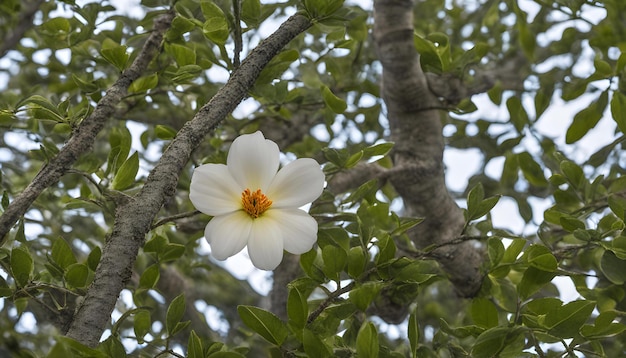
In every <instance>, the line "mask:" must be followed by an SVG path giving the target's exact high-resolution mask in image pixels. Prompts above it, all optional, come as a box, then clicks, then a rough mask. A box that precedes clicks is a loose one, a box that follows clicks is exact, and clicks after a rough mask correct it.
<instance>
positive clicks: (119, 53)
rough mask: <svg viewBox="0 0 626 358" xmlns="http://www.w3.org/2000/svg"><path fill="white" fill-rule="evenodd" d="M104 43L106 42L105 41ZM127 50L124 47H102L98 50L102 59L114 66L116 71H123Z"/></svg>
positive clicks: (126, 59)
mask: <svg viewBox="0 0 626 358" xmlns="http://www.w3.org/2000/svg"><path fill="white" fill-rule="evenodd" d="M105 42H106V41H105ZM126 50H127V48H126V46H124V45H114V46H111V47H106V48H105V47H103V48H102V49H101V50H100V54H101V55H102V57H103V58H104V59H105V60H106V61H107V62H109V63H110V64H112V65H113V66H115V67H116V68H117V69H118V70H120V71H123V70H124V69H125V68H126V64H127V63H128V57H129V56H128V53H127V52H126Z"/></svg>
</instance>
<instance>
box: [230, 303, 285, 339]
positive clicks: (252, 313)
mask: <svg viewBox="0 0 626 358" xmlns="http://www.w3.org/2000/svg"><path fill="white" fill-rule="evenodd" d="M237 312H239V317H241V320H242V321H243V323H244V324H245V325H246V326H248V328H250V329H252V330H253V331H255V332H256V333H258V334H259V335H260V336H261V337H263V338H265V339H266V340H267V341H268V342H270V343H272V344H275V345H277V346H280V345H281V344H283V342H284V341H285V338H287V335H288V334H289V331H288V330H287V327H286V326H285V324H284V323H283V322H282V321H281V320H280V319H279V318H278V317H276V315H274V314H273V313H271V312H268V311H266V310H264V309H261V308H258V307H254V306H244V305H240V306H237Z"/></svg>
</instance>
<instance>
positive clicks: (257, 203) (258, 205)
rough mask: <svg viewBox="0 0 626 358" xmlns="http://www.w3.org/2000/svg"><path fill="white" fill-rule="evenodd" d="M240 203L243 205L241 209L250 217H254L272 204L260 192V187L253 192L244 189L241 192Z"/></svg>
mask: <svg viewBox="0 0 626 358" xmlns="http://www.w3.org/2000/svg"><path fill="white" fill-rule="evenodd" d="M241 204H242V205H243V210H245V211H246V213H248V215H250V217H251V218H253V219H256V218H258V217H259V216H261V214H263V213H264V212H265V210H267V209H269V208H270V206H272V201H271V200H270V199H268V198H267V196H265V194H263V193H262V192H261V189H257V191H255V192H251V191H250V189H246V190H244V191H243V193H241Z"/></svg>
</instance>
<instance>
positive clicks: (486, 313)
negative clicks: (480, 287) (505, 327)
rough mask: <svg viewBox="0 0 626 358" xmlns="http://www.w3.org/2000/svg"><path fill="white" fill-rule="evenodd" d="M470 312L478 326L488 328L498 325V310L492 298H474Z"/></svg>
mask: <svg viewBox="0 0 626 358" xmlns="http://www.w3.org/2000/svg"><path fill="white" fill-rule="evenodd" d="M470 312H471V314H472V320H473V321H474V323H476V325H477V326H479V327H482V328H487V329H489V328H493V327H496V326H498V310H497V309H496V306H495V305H494V304H493V302H491V301H490V300H488V299H486V298H482V297H479V298H474V299H473V300H472V306H471V308H470Z"/></svg>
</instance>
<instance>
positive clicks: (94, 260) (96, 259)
mask: <svg viewBox="0 0 626 358" xmlns="http://www.w3.org/2000/svg"><path fill="white" fill-rule="evenodd" d="M101 256H102V249H100V246H96V247H94V248H93V250H91V252H90V253H89V256H87V266H89V269H90V270H91V271H96V268H98V264H100V257H101Z"/></svg>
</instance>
